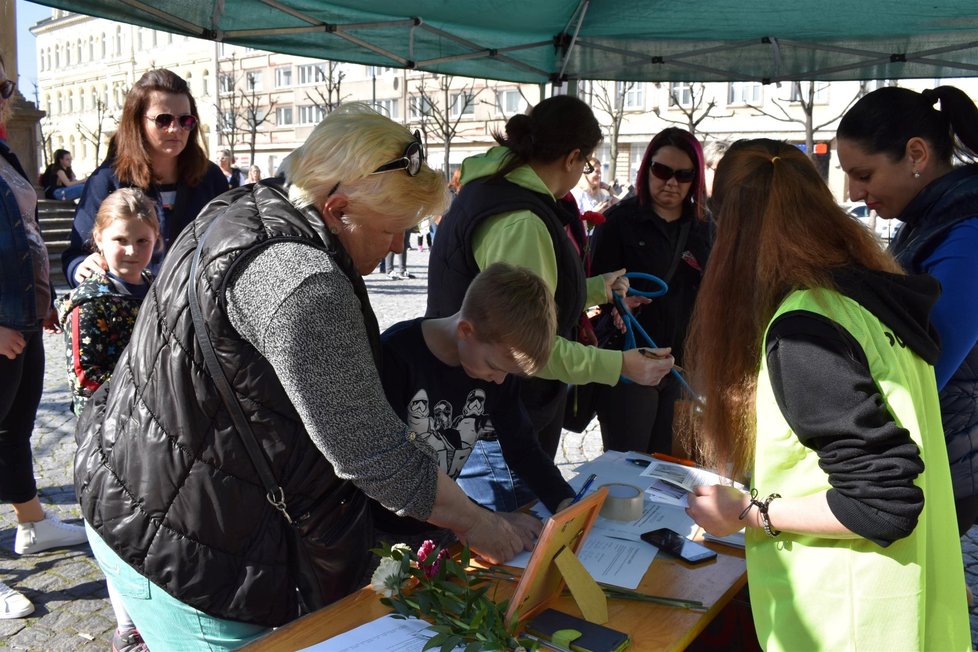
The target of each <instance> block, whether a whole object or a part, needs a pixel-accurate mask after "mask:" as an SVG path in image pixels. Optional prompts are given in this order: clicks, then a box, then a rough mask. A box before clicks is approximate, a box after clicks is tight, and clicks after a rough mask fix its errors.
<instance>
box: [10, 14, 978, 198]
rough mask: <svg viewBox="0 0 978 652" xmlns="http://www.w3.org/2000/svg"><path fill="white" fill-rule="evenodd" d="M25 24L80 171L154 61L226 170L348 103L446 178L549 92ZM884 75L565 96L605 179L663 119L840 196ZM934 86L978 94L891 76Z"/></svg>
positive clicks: (46, 134) (45, 105)
mask: <svg viewBox="0 0 978 652" xmlns="http://www.w3.org/2000/svg"><path fill="white" fill-rule="evenodd" d="M31 31H32V32H33V33H34V35H35V37H36V44H37V57H38V66H37V69H38V88H37V92H36V95H35V99H36V101H37V103H38V108H40V109H41V110H43V111H45V112H46V114H47V116H46V117H45V118H44V119H43V120H42V123H41V129H42V142H43V143H44V145H43V146H44V148H45V150H46V152H45V153H44V154H42V155H41V156H40V157H39V160H42V161H43V160H46V159H45V155H47V156H50V153H51V152H53V151H54V150H55V149H59V148H63V149H67V150H69V151H71V152H72V154H73V156H74V168H75V170H76V172H80V173H82V174H87V173H88V172H90V171H91V170H93V169H94V168H95V167H96V165H97V164H98V162H99V160H100V159H101V158H104V154H105V149H106V144H107V142H108V138H109V137H110V136H111V135H112V133H114V131H115V125H116V123H117V119H118V116H119V115H120V114H121V109H122V102H123V100H124V98H125V93H126V91H127V90H128V88H129V87H130V86H131V85H132V83H133V82H134V81H135V80H136V79H138V78H139V76H140V75H142V73H143V72H145V71H146V70H149V69H151V68H154V67H166V68H170V69H172V70H173V71H174V72H176V73H177V74H179V75H180V76H181V77H183V78H184V79H186V80H187V82H188V83H189V84H190V87H191V90H192V92H193V94H194V97H195V99H196V101H197V105H198V110H199V111H200V114H201V120H202V124H201V128H202V132H203V134H204V137H205V140H206V142H207V145H208V148H209V150H210V154H211V156H212V158H215V159H216V157H217V153H218V152H219V151H220V150H222V149H230V150H232V151H233V153H234V159H235V163H236V164H237V165H239V166H241V167H247V166H248V165H251V164H252V163H254V164H257V165H258V166H259V167H260V168H261V169H262V172H263V174H266V175H267V174H272V173H274V171H275V170H276V169H277V167H278V164H279V163H280V162H281V160H282V159H283V158H284V157H285V156H286V155H287V154H288V153H289V152H291V151H292V150H293V149H294V148H295V147H296V146H297V145H299V144H300V143H302V142H303V141H304V140H305V138H306V136H308V134H309V132H310V131H311V130H312V128H313V127H314V126H315V125H316V124H317V123H318V122H319V121H320V120H322V118H323V117H324V116H325V115H326V114H327V113H328V112H329V111H330V110H331V109H332V108H333V107H335V106H336V105H338V104H340V103H343V102H351V101H359V102H365V103H368V104H371V105H372V106H374V107H375V108H376V109H377V110H378V111H381V112H383V113H385V114H386V115H388V116H389V117H390V118H391V119H393V120H395V121H398V122H402V123H404V124H406V125H407V126H408V127H409V128H410V129H412V130H414V129H418V130H420V131H422V132H423V133H424V136H425V139H426V142H427V143H428V147H429V162H430V164H431V165H432V166H433V167H436V168H442V169H444V170H446V173H450V171H451V170H453V169H454V168H456V167H458V166H459V165H460V164H461V162H462V160H463V159H464V158H465V157H467V156H470V155H472V154H476V153H479V152H482V151H484V150H485V149H487V148H488V147H490V146H491V145H492V144H493V134H494V133H496V132H500V131H502V130H503V128H504V126H505V121H506V119H507V118H508V117H510V116H512V115H514V114H515V113H518V112H522V111H525V110H526V108H527V106H531V105H532V104H534V103H536V102H538V101H539V100H540V99H542V98H543V97H546V96H548V95H550V94H551V92H553V91H552V89H550V88H548V87H544V86H538V85H533V84H514V83H508V82H501V81H494V80H485V79H470V78H462V77H447V76H438V75H433V74H431V73H423V72H421V71H416V70H403V69H394V68H382V67H376V66H361V65H356V64H348V63H339V62H329V61H321V60H315V59H309V58H304V57H297V56H292V55H287V54H279V53H273V52H265V51H261V50H255V49H251V48H242V47H237V46H230V45H226V44H220V43H214V42H211V41H202V40H199V39H192V38H188V37H184V36H179V35H174V34H169V33H167V32H161V31H157V30H152V29H148V28H143V27H137V26H134V25H127V24H122V23H115V22H112V21H107V20H104V19H100V18H92V17H89V16H83V15H80V14H73V13H70V12H65V11H62V10H53V11H52V16H51V18H49V19H46V20H43V21H40V22H38V23H37V24H36V25H34V26H33V27H32V29H31ZM885 83H892V82H886V81H871V82H857V81H853V82H833V83H831V84H828V83H822V82H817V81H816V82H801V83H783V84H781V85H763V84H761V83H759V82H729V83H707V84H699V83H676V82H674V83H661V84H660V83H653V82H579V83H575V84H572V85H571V86H570V87H569V88H567V89H563V92H572V93H575V94H577V95H578V96H580V97H582V98H583V99H584V100H585V101H587V102H588V103H589V104H590V105H591V106H592V108H593V109H594V112H595V115H596V116H597V117H598V119H599V120H600V121H601V122H602V125H603V126H604V128H605V139H604V141H603V142H602V144H601V145H600V146H599V148H598V150H597V152H596V155H597V157H598V158H599V159H600V160H601V161H602V163H603V167H604V172H605V178H606V179H607V180H609V181H610V180H611V179H612V178H617V179H618V180H619V181H621V182H622V183H626V184H627V183H629V182H633V181H634V178H635V174H636V172H637V169H638V166H639V163H640V161H641V158H642V154H643V152H644V150H645V147H646V145H647V144H648V142H649V140H651V138H652V137H653V136H654V135H655V134H656V133H658V132H659V131H661V130H662V129H663V128H665V127H668V126H679V127H684V128H686V129H689V130H691V131H693V132H694V133H696V135H697V136H698V137H699V138H700V140H701V141H702V142H703V144H704V149H705V151H706V153H707V161H708V163H710V162H712V161H714V160H715V159H716V158H717V157H718V153H719V152H721V151H722V150H723V148H724V147H725V146H726V145H727V144H729V143H731V142H733V141H734V140H737V139H738V138H745V137H757V136H765V137H769V138H776V139H783V140H787V141H789V142H792V143H795V144H797V145H798V146H800V147H802V148H805V149H807V148H808V147H811V148H812V150H813V152H814V159H815V161H816V164H817V165H818V166H819V167H820V169H821V170H822V173H823V175H824V176H825V178H826V179H827V181H828V182H829V185H830V187H831V188H832V189H833V192H834V193H835V194H836V197H837V198H838V199H839V200H840V201H841V200H843V199H846V196H845V195H846V192H847V188H846V182H845V176H844V174H842V172H841V170H840V169H839V168H838V164H837V162H836V160H835V157H834V146H833V145H834V143H833V139H834V134H835V127H836V125H837V119H838V117H840V116H841V114H842V113H843V112H844V110H845V108H846V107H847V106H848V105H849V104H850V103H851V102H852V101H853V100H854V99H855V98H856V97H857V96H858V94H859V93H861V92H866V91H869V90H872V89H874V88H876V87H877V86H879V85H881V84H885ZM939 83H954V84H956V85H958V86H960V87H962V88H964V89H965V90H966V91H967V92H969V93H971V94H972V96H973V97H975V96H978V81H976V80H970V79H959V80H945V81H942V80H929V79H928V80H906V81H901V82H900V84H901V85H905V86H908V87H911V88H926V87H930V86H934V85H936V84H939ZM25 90H26V92H25V94H27V95H29V94H30V91H29V89H25ZM806 105H808V106H809V107H810V111H809V112H806V110H805V106H806ZM806 113H810V115H807V114H806ZM806 121H807V122H808V123H809V124H810V125H811V126H810V127H809V128H806ZM446 145H447V146H446Z"/></svg>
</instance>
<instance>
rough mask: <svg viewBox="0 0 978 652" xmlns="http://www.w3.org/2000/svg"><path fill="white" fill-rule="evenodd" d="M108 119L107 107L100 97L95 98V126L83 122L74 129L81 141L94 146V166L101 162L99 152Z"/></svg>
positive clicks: (78, 123) (76, 124)
mask: <svg viewBox="0 0 978 652" xmlns="http://www.w3.org/2000/svg"><path fill="white" fill-rule="evenodd" d="M108 117H109V106H108V105H107V104H106V103H105V100H103V99H102V98H101V97H96V98H95V124H94V125H89V124H86V123H84V122H81V121H79V122H76V123H75V129H77V130H78V135H79V136H81V139H82V140H84V141H87V142H89V143H91V144H92V145H94V146H95V164H96V165H98V164H99V162H100V161H101V160H102V159H101V158H100V157H99V152H100V151H101V150H102V137H103V136H104V135H105V130H104V127H105V120H106V118H108Z"/></svg>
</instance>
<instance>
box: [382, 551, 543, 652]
mask: <svg viewBox="0 0 978 652" xmlns="http://www.w3.org/2000/svg"><path fill="white" fill-rule="evenodd" d="M421 550H422V551H423V555H422V559H421V560H420V561H419V559H418V554H416V553H415V552H413V551H411V550H410V549H408V548H407V546H405V545H404V544H397V545H394V546H389V545H387V544H383V545H381V546H380V547H379V548H375V549H374V550H372V552H373V553H374V554H376V555H378V556H380V557H381V560H382V564H383V563H384V562H383V560H384V558H387V559H392V560H396V561H397V562H400V563H399V564H397V568H398V570H399V572H398V575H399V578H398V579H399V580H402V579H405V578H406V581H405V582H404V583H403V584H401V583H400V581H398V582H396V583H395V582H391V583H389V584H387V586H392V585H394V584H397V588H396V589H395V590H394V591H393V592H392V595H390V596H389V597H382V598H381V600H380V601H381V603H382V604H384V605H385V606H388V607H390V608H391V609H393V610H394V613H395V615H396V617H404V618H420V619H423V620H426V621H428V622H429V623H431V626H430V629H431V630H432V631H433V632H434V636H432V637H431V638H430V639H429V640H428V642H427V643H426V644H425V646H424V650H434V649H438V650H441V651H442V652H450V651H451V650H453V649H455V648H456V647H462V646H464V650H465V652H479V651H482V650H513V649H517V648H520V647H522V648H525V649H526V650H536V649H538V648H539V643H538V642H537V641H535V640H533V639H529V638H526V639H524V638H517V636H516V627H515V626H513V627H509V626H507V625H506V618H505V616H506V607H507V602H508V601H503V602H502V603H501V604H497V603H496V602H494V601H493V600H492V599H491V598H490V597H489V596H488V592H489V591H488V589H489V586H490V585H491V583H492V582H493V581H497V580H498V581H514V580H515V576H514V575H513V574H512V573H510V572H509V571H507V570H505V569H501V568H489V569H481V568H470V567H469V564H470V562H471V553H470V551H469V549H468V547H463V548H462V552H461V554H460V555H459V559H458V560H456V559H454V558H452V557H450V556H445V555H443V554H439V553H441V550H440V549H439V548H436V547H434V545H433V544H431V543H430V542H425V545H423V546H422V548H421ZM387 563H388V564H390V562H387Z"/></svg>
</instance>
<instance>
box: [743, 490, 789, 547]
mask: <svg viewBox="0 0 978 652" xmlns="http://www.w3.org/2000/svg"><path fill="white" fill-rule="evenodd" d="M780 497H781V494H771V495H769V496H768V497H767V498H765V499H764V500H763V501H760V500H758V499H757V489H751V490H750V504H748V505H747V507H745V508H744V511H742V512H741V513H740V516H739V517H738V518H739V519H740V520H741V521H742V520H744V519H745V518H747V514H748V513H749V512H750V509H751V507H756V508H757V511H758V512H760V513H761V527H763V528H764V533H765V534H767V535H768V536H769V537H771V538H772V539H773V538H774V537H776V536H778V535H779V534H781V530H775V529H774V528H773V527H772V526H771V517H770V516H769V515H768V513H767V510H768V507H770V506H771V501H773V500H774V499H775V498H780Z"/></svg>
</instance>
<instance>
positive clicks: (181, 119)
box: [61, 68, 228, 287]
mask: <svg viewBox="0 0 978 652" xmlns="http://www.w3.org/2000/svg"><path fill="white" fill-rule="evenodd" d="M126 187H134V188H139V189H141V190H142V191H143V192H145V193H146V194H147V195H148V196H149V197H150V198H152V199H153V200H154V201H155V202H156V206H157V213H158V214H159V221H160V234H161V235H162V239H163V245H164V246H163V248H162V249H161V250H160V252H159V253H157V254H156V255H155V256H154V257H153V261H152V263H150V270H151V271H153V272H156V271H157V270H158V269H159V266H160V263H161V262H162V260H163V255H164V254H165V250H166V248H167V247H168V246H169V244H170V242H171V241H172V240H173V239H174V238H176V237H177V234H179V233H180V231H181V230H183V227H185V226H186V225H187V224H189V223H190V221H191V220H193V219H194V218H195V217H197V213H199V212H200V209H202V208H203V207H204V205H205V204H207V202H209V201H210V200H211V199H213V198H214V197H217V196H218V195H219V194H221V193H222V192H224V191H226V190H227V189H228V182H227V178H225V176H224V174H223V173H222V172H221V169H220V168H219V167H218V166H217V165H215V164H214V163H212V162H210V161H209V160H208V158H207V151H206V146H205V144H204V139H203V135H202V134H201V130H200V115H199V114H198V113H197V103H196V102H195V101H194V98H193V95H191V93H190V87H189V86H188V85H187V82H186V81H184V80H183V79H182V78H181V77H179V76H178V75H176V74H175V73H173V72H171V71H169V70H166V69H165V68H157V69H155V70H150V71H148V72H146V73H145V74H144V75H143V76H142V77H140V78H139V81H137V82H136V83H135V84H134V85H133V87H132V88H131V89H130V90H129V93H128V94H127V95H126V102H125V104H124V106H123V108H122V119H121V120H120V121H119V129H118V131H117V132H116V134H115V136H114V137H113V138H112V142H111V144H110V145H109V156H108V158H106V160H105V162H103V163H102V165H100V166H99V167H98V169H97V170H95V172H94V173H93V174H92V176H91V177H89V179H88V181H87V182H86V183H85V189H84V191H83V192H82V196H81V200H80V202H79V204H78V208H77V209H76V210H75V222H74V224H73V225H72V228H71V243H70V244H69V246H68V248H67V249H65V251H64V252H63V253H62V254H61V265H62V268H63V269H64V274H65V278H67V279H68V284H69V285H71V286H72V287H75V286H77V285H78V284H79V283H80V282H81V281H83V280H84V279H86V278H88V277H89V276H91V275H92V274H95V273H100V272H104V271H105V270H106V266H105V260H104V259H103V258H102V256H100V255H99V254H98V253H91V249H90V245H91V237H92V228H93V227H94V225H95V216H96V214H97V213H98V209H99V206H101V205H102V201H103V200H104V199H105V198H106V197H108V196H109V195H110V194H112V192H113V191H114V190H116V189H118V188H126Z"/></svg>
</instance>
